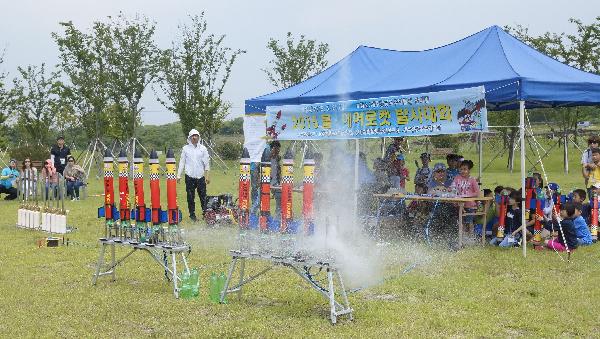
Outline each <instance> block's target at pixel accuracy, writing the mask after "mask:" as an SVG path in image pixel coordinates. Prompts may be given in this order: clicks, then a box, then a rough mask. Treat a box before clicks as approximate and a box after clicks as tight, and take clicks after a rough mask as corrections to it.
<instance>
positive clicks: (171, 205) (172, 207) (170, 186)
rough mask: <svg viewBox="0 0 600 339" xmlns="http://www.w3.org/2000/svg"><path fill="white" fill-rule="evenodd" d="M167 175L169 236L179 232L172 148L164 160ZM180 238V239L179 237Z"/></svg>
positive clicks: (175, 176)
mask: <svg viewBox="0 0 600 339" xmlns="http://www.w3.org/2000/svg"><path fill="white" fill-rule="evenodd" d="M165 170H166V177H167V220H168V222H169V232H170V233H171V236H174V235H175V233H178V232H179V228H178V225H179V222H180V220H179V219H180V218H179V207H178V206H177V174H176V172H175V153H174V152H173V149H172V148H169V149H168V150H167V158H166V161H165ZM180 240H181V239H180Z"/></svg>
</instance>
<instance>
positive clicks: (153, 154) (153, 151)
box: [150, 150, 158, 159]
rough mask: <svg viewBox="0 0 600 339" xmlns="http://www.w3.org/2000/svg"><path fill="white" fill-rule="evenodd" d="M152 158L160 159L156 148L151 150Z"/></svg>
mask: <svg viewBox="0 0 600 339" xmlns="http://www.w3.org/2000/svg"><path fill="white" fill-rule="evenodd" d="M150 159H158V153H156V151H155V150H152V151H151V152H150Z"/></svg>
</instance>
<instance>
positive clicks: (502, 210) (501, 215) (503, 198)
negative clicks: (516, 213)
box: [496, 192, 508, 238]
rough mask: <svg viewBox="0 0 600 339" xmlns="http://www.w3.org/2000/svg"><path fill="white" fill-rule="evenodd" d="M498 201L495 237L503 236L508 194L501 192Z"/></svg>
mask: <svg viewBox="0 0 600 339" xmlns="http://www.w3.org/2000/svg"><path fill="white" fill-rule="evenodd" d="M499 198H500V199H499V201H498V232H497V234H496V237H497V238H504V229H505V227H506V212H507V210H508V195H507V194H506V192H502V194H501V195H500V197H499Z"/></svg>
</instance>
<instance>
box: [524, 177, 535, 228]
mask: <svg viewBox="0 0 600 339" xmlns="http://www.w3.org/2000/svg"><path fill="white" fill-rule="evenodd" d="M534 194H535V178H534V177H531V176H529V177H527V178H525V219H527V220H529V214H530V211H531V200H532V199H534Z"/></svg>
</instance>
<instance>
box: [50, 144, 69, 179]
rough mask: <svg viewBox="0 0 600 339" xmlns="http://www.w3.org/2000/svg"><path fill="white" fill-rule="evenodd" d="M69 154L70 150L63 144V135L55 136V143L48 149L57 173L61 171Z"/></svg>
mask: <svg viewBox="0 0 600 339" xmlns="http://www.w3.org/2000/svg"><path fill="white" fill-rule="evenodd" d="M70 154H71V150H70V149H69V147H67V146H65V138H64V137H63V136H59V137H58V138H56V145H54V146H52V149H51V150H50V159H52V161H53V162H54V167H55V168H56V171H57V172H58V173H60V174H62V173H63V171H64V169H65V166H66V165H67V157H68V156H69V155H70Z"/></svg>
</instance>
